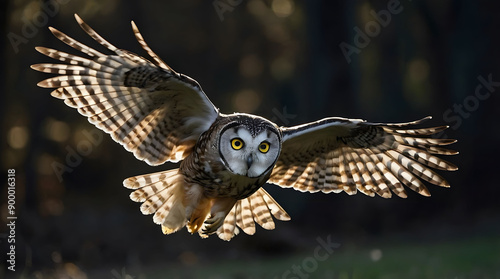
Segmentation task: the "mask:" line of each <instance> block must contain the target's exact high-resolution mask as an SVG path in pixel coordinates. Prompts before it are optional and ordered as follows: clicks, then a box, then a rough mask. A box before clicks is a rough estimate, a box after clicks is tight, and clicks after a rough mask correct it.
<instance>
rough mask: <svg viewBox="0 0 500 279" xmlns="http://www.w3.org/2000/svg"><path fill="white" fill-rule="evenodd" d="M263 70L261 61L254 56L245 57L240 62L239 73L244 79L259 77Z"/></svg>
mask: <svg viewBox="0 0 500 279" xmlns="http://www.w3.org/2000/svg"><path fill="white" fill-rule="evenodd" d="M263 68H264V65H263V63H262V60H261V59H260V58H259V56H257V55H256V54H248V55H245V56H244V57H243V58H242V59H241V60H240V73H241V75H242V76H244V77H246V78H252V77H257V76H260V75H261V74H262V70H263Z"/></svg>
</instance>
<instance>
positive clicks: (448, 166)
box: [31, 14, 457, 240]
mask: <svg viewBox="0 0 500 279" xmlns="http://www.w3.org/2000/svg"><path fill="white" fill-rule="evenodd" d="M75 18H76V21H77V22H78V24H79V25H80V26H81V28H82V29H83V30H84V31H85V32H86V33H87V34H88V35H89V36H90V37H92V38H93V39H94V40H95V41H97V42H98V43H100V44H101V45H102V46H104V47H105V48H107V49H108V50H109V51H111V53H112V54H104V53H101V52H99V51H97V50H94V49H93V48H91V47H89V46H86V45H84V44H82V43H80V42H79V41H77V40H75V39H73V38H71V37H69V36H67V35H65V34H64V33H62V32H60V31H58V30H56V29H54V28H52V27H49V29H50V31H51V32H52V33H53V34H54V35H55V36H56V37H57V38H58V39H59V40H61V41H62V42H64V43H66V44H68V45H69V46H71V47H72V48H74V49H76V50H78V51H80V52H82V53H83V54H85V55H86V57H83V56H77V55H73V54H69V53H65V52H62V51H58V50H55V49H50V48H45V47H37V48H36V50H37V51H38V52H40V53H42V54H44V55H46V56H48V57H51V58H54V59H56V60H59V61H61V62H63V64H52V63H46V64H36V65H32V66H31V67H32V68H33V69H34V70H37V71H40V72H45V73H52V74H57V75H58V76H55V77H52V78H48V79H46V80H44V81H41V82H39V83H38V86H40V87H45V88H56V89H55V90H54V91H52V93H51V95H52V96H54V97H56V98H59V99H62V100H64V103H66V104H67V105H68V106H70V107H73V108H76V109H77V110H78V112H79V113H80V114H82V115H84V116H86V117H87V118H88V121H89V122H90V123H92V124H94V125H95V126H96V127H97V128H99V129H101V130H103V131H104V132H106V133H108V134H110V135H111V137H112V138H113V140H115V141H116V142H118V143H120V144H121V145H123V147H124V148H125V149H126V150H128V151H130V152H132V153H133V154H134V155H135V157H136V158H137V159H139V160H143V161H146V163H148V164H149V165H153V166H156V165H160V164H163V163H165V162H180V165H179V167H178V168H176V169H172V170H167V171H162V172H157V173H152V174H146V175H139V176H135V177H131V178H128V179H126V180H125V181H124V182H123V184H124V186H125V187H127V188H129V189H132V190H133V192H132V193H131V194H130V198H131V199H132V200H133V201H136V202H140V203H142V205H141V207H140V210H141V211H142V213H144V214H153V221H154V223H156V224H159V225H161V228H162V231H163V233H165V234H170V233H173V232H176V231H178V230H179V229H181V228H183V227H187V230H188V231H189V232H190V233H198V234H199V235H200V236H201V237H203V238H205V237H208V236H209V235H211V234H217V235H218V236H219V238H221V239H223V240H230V239H231V238H233V237H234V236H235V235H237V234H238V233H239V232H240V229H241V230H243V231H244V232H245V233H247V234H249V235H252V234H254V233H255V231H256V228H255V227H256V225H255V223H257V224H259V225H260V226H261V227H263V228H264V229H268V230H272V229H274V227H275V223H274V219H278V220H282V221H286V220H290V216H289V215H288V214H287V213H286V211H285V210H284V209H283V208H282V207H281V206H280V205H279V204H278V203H277V202H276V201H275V200H274V199H273V198H272V197H271V196H270V195H269V194H268V193H267V192H266V191H265V190H264V189H263V188H262V186H263V185H264V184H265V183H271V184H276V185H278V186H281V187H284V188H293V189H295V190H298V191H301V192H310V193H314V192H323V193H331V192H333V193H340V192H346V193H347V194H349V195H353V194H356V193H357V192H358V191H359V192H362V193H364V194H366V195H368V196H371V197H373V196H375V195H379V196H381V197H384V198H390V197H391V196H392V194H395V195H397V196H399V197H402V198H405V197H406V196H407V193H406V190H405V186H406V187H408V188H410V189H411V190H413V191H416V192H418V193H419V194H421V195H424V196H429V195H430V194H429V191H428V190H427V188H426V186H425V185H424V183H423V182H422V181H421V180H424V181H427V182H429V183H431V184H435V185H439V186H443V187H449V184H448V182H446V180H445V179H443V178H442V177H441V176H440V175H439V174H437V173H436V172H435V171H434V170H433V169H437V170H448V171H453V170H456V169H457V167H456V166H455V165H453V164H452V163H449V162H447V161H445V160H443V159H441V158H439V157H438V156H436V155H453V154H456V153H457V152H455V151H453V150H450V149H447V148H444V147H443V146H445V145H448V144H452V143H454V142H455V140H452V139H439V138H432V137H431V135H433V134H436V133H438V132H440V131H443V130H444V129H446V128H448V127H447V126H440V127H434V128H416V127H415V126H416V125H417V124H420V123H421V122H423V121H424V120H427V119H429V118H430V117H427V118H424V119H421V120H418V121H413V122H407V123H399V124H384V123H371V122H366V121H364V120H359V119H347V118H340V117H328V118H324V119H321V120H318V121H315V122H311V123H306V124H302V125H299V126H293V127H278V126H277V125H276V124H275V123H273V122H271V121H269V120H267V119H265V118H263V117H259V116H256V115H251V114H244V113H233V114H223V113H221V112H219V110H218V109H217V108H216V107H215V106H214V105H213V104H212V102H211V101H210V100H209V99H208V97H207V96H206V95H205V93H204V92H203V90H202V89H201V86H200V85H199V84H198V82H196V81H195V80H194V79H192V78H190V77H188V76H186V75H183V74H180V73H177V72H176V71H174V70H173V69H172V68H170V67H169V66H168V65H167V64H166V63H165V62H163V60H162V59H160V58H159V57H158V56H157V55H156V54H155V53H154V52H153V51H152V50H151V49H150V47H149V46H148V45H147V44H146V42H145V41H144V39H143V37H142V35H141V34H140V32H139V30H138V28H137V26H136V25H135V24H134V22H132V30H133V32H134V35H135V38H136V39H137V41H138V42H139V44H140V45H141V47H142V48H143V49H144V50H145V51H146V53H147V54H148V55H149V56H150V57H151V60H148V59H146V58H143V57H141V56H138V55H137V54H134V53H132V52H130V51H127V50H123V49H119V48H117V47H115V46H114V45H112V44H110V43H109V42H107V41H106V40H105V39H103V38H102V37H101V36H100V35H98V34H97V33H96V32H95V31H94V30H93V29H92V28H90V27H89V26H88V25H87V24H86V23H84V22H83V20H82V19H81V18H80V17H79V16H78V15H76V14H75ZM273 218H274V219H273Z"/></svg>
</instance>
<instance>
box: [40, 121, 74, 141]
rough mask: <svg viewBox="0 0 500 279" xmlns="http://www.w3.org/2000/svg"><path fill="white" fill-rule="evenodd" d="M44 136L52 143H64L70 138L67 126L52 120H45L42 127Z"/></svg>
mask: <svg viewBox="0 0 500 279" xmlns="http://www.w3.org/2000/svg"><path fill="white" fill-rule="evenodd" d="M44 133H45V136H46V137H47V138H49V139H51V140H53V141H57V142H64V141H66V140H67V139H68V138H69V136H70V129H69V126H68V124H66V123H65V122H62V121H58V120H55V119H52V118H49V119H47V121H46V122H45V125H44Z"/></svg>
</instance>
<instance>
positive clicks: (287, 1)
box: [271, 0, 295, 17]
mask: <svg viewBox="0 0 500 279" xmlns="http://www.w3.org/2000/svg"><path fill="white" fill-rule="evenodd" d="M271 9H272V10H273V12H274V14H275V15H276V16H278V17H288V16H290V15H291V14H292V13H293V11H294V9H295V4H294V3H293V1H292V0H273V3H272V4H271Z"/></svg>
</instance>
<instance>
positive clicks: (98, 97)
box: [31, 14, 219, 165]
mask: <svg viewBox="0 0 500 279" xmlns="http://www.w3.org/2000/svg"><path fill="white" fill-rule="evenodd" d="M75 18H76V20H77V22H78V23H79V24H80V26H81V27H82V29H83V30H84V31H85V32H86V33H87V34H88V35H90V36H91V37H92V38H93V39H94V40H96V41H97V42H98V43H100V44H101V45H103V46H105V47H106V48H107V49H109V50H110V51H112V52H114V54H111V55H107V54H103V53H100V52H98V51H96V50H94V49H92V48H90V47H88V46H86V45H84V44H82V43H80V42H78V41H76V40H74V39H73V38H71V37H69V36H67V35H65V34H63V33H62V32H60V31H58V30H56V29H54V28H50V30H51V31H52V33H53V34H54V35H55V36H56V37H57V38H58V39H59V40H61V41H63V42H64V43H66V44H68V45H69V46H71V47H73V48H74V49H76V50H79V51H81V52H82V53H84V54H86V55H88V56H89V58H85V57H81V56H76V55H72V54H68V53H64V52H62V51H58V50H54V49H49V48H44V47H37V48H36V49H37V50H38V51H39V52H40V53H42V54H44V55H46V56H49V57H51V58H54V59H57V60H59V61H62V62H64V63H65V64H36V65H32V66H31V67H32V68H33V69H35V70H37V71H40V72H45V73H53V74H59V76H56V77H53V78H49V79H46V80H44V81H41V82H40V83H38V85H39V86H41V87H47V88H57V89H56V90H54V91H53V92H52V93H51V95H52V96H54V97H56V98H59V99H63V100H64V102H65V103H66V104H67V105H68V106H70V107H74V108H77V109H78V112H79V113H80V114H82V115H84V116H86V117H88V120H89V122H90V123H92V124H94V125H95V126H96V127H98V128H99V129H101V130H103V131H104V132H106V133H108V134H110V135H111V137H112V138H113V139H114V140H115V141H116V142H118V143H120V144H122V145H123V146H124V147H125V149H126V150H128V151H130V152H133V153H134V155H135V156H136V157H137V158H138V159H140V160H144V161H146V162H147V163H148V164H150V165H159V164H162V163H164V162H166V161H173V162H176V161H179V160H181V159H183V158H185V157H186V156H187V155H188V154H189V153H190V152H191V149H192V147H193V146H194V144H195V142H196V140H197V139H198V137H199V136H200V134H201V133H202V132H204V131H206V130H207V129H208V128H209V127H210V125H211V124H212V123H213V121H214V120H215V119H216V118H217V116H218V114H219V113H218V110H217V108H215V106H214V105H213V104H212V103H211V102H210V100H209V99H208V97H207V96H206V95H205V93H204V92H203V90H202V89H201V87H200V85H199V84H198V83H197V82H196V81H195V80H193V79H192V78H190V77H188V76H185V75H183V74H179V73H177V72H175V71H174V70H173V69H172V68H170V67H169V66H168V65H167V64H165V62H163V61H162V60H161V59H160V58H159V57H158V56H157V55H156V54H155V53H154V52H153V51H152V50H151V49H150V48H149V46H148V45H147V44H146V42H145V41H144V39H143V37H142V35H141V34H140V33H139V30H138V29H137V26H136V25H135V24H134V23H133V22H132V29H133V31H134V34H135V37H136V39H137V40H138V42H139V43H140V45H141V46H142V47H143V49H144V50H146V52H147V53H148V54H149V55H150V56H151V57H152V58H153V61H154V63H153V62H150V61H149V60H147V59H145V58H143V57H141V56H138V55H136V54H134V53H132V52H129V51H126V50H122V49H118V48H116V47H115V46H113V45H112V44H110V43H109V42H107V41H106V40H104V39H103V38H102V37H101V36H100V35H98V34H97V33H96V32H95V31H94V30H93V29H92V28H90V27H89V26H88V25H87V24H86V23H84V22H83V20H82V19H81V18H80V17H78V16H77V15H76V14H75Z"/></svg>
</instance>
